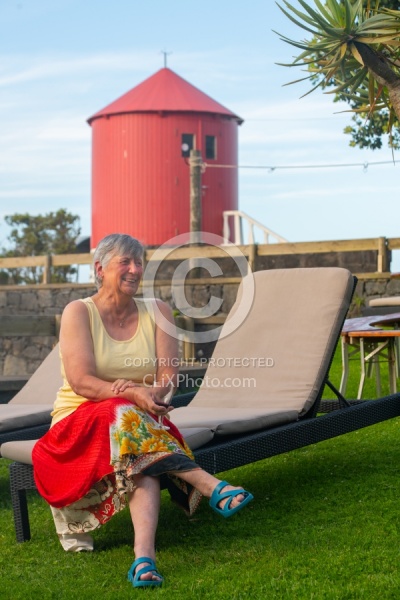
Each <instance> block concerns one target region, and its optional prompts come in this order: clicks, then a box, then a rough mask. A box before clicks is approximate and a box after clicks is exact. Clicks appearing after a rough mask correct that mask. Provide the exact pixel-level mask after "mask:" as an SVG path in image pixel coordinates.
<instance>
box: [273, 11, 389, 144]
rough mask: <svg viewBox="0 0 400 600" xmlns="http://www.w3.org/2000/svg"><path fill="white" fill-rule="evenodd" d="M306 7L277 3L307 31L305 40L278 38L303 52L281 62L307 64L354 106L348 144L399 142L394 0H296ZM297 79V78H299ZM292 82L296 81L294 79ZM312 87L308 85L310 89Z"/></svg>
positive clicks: (314, 79)
mask: <svg viewBox="0 0 400 600" xmlns="http://www.w3.org/2000/svg"><path fill="white" fill-rule="evenodd" d="M298 2H299V4H300V5H301V6H302V7H303V9H304V11H305V12H302V11H301V10H297V9H296V8H295V7H293V6H292V5H291V4H289V2H287V1H286V0H283V3H284V5H285V7H286V9H285V8H283V7H282V6H280V5H279V4H278V6H279V8H280V9H281V10H282V11H283V13H284V14H285V15H286V16H287V17H288V18H289V19H290V20H291V21H292V22H294V23H295V24H296V25H298V26H299V27H301V28H302V29H304V30H305V31H307V32H308V33H310V34H311V36H312V37H311V39H310V40H309V41H307V40H306V41H299V42H297V41H293V40H291V39H289V38H287V37H285V36H282V35H281V34H278V35H280V38H281V39H282V40H283V41H285V42H287V43H289V44H292V45H293V46H295V47H297V48H299V49H300V50H301V51H302V52H301V53H300V54H299V56H297V58H295V60H294V61H293V63H291V64H288V65H285V66H291V67H293V66H306V67H307V70H308V72H309V75H308V76H307V77H305V78H303V79H302V80H300V81H303V80H304V79H309V80H310V81H311V83H312V85H313V88H312V89H316V88H317V87H322V88H324V89H325V88H333V89H331V90H330V91H329V92H327V93H332V94H334V99H335V101H338V100H344V101H346V102H348V103H349V105H350V108H351V110H352V111H354V113H355V115H354V116H353V122H354V125H353V126H348V127H346V128H345V133H349V134H351V135H352V141H351V142H350V145H351V146H358V147H360V148H371V149H376V148H381V147H382V136H383V135H384V134H387V133H389V145H390V146H391V147H392V148H393V149H397V148H400V11H399V10H397V9H398V8H399V1H398V0H325V1H323V2H322V1H320V0H314V4H315V7H314V8H313V7H312V6H311V5H310V4H311V3H310V2H305V1H304V0H298ZM298 81H299V80H298ZM292 83H296V82H292ZM311 91H312V90H311Z"/></svg>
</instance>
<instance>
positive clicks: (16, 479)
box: [9, 463, 31, 542]
mask: <svg viewBox="0 0 400 600" xmlns="http://www.w3.org/2000/svg"><path fill="white" fill-rule="evenodd" d="M25 467H26V466H25V465H23V467H22V468H25ZM27 468H28V469H29V467H27ZM9 469H10V488H11V502H12V507H13V516H14V525H15V534H16V538H17V542H26V541H28V540H30V539H31V531H30V526H29V515H28V504H27V500H26V490H27V488H29V487H30V486H27V487H25V484H24V482H23V481H22V480H21V476H20V472H21V465H20V464H19V463H12V464H11V465H10V467H9Z"/></svg>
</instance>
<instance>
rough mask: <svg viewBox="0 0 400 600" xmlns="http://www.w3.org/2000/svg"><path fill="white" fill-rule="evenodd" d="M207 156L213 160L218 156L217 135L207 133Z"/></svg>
mask: <svg viewBox="0 0 400 600" xmlns="http://www.w3.org/2000/svg"><path fill="white" fill-rule="evenodd" d="M206 158H209V159H212V160H215V159H216V158H217V140H216V138H215V135H206Z"/></svg>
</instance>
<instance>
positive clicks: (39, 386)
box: [8, 344, 62, 406]
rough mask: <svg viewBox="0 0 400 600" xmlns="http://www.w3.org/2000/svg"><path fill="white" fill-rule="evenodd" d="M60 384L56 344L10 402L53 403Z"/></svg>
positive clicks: (59, 367) (58, 356)
mask: <svg viewBox="0 0 400 600" xmlns="http://www.w3.org/2000/svg"><path fill="white" fill-rule="evenodd" d="M61 386H62V377H61V366H60V354H59V348H58V344H57V346H55V347H54V348H53V350H52V351H51V352H50V354H48V355H47V356H46V358H45V359H44V361H43V362H42V364H41V365H40V367H38V368H37V369H36V371H35V372H34V373H33V375H31V377H30V378H29V379H28V381H27V382H26V384H25V385H24V387H23V388H22V389H21V390H20V391H19V392H18V393H17V394H16V395H15V396H14V397H13V398H12V399H11V400H10V402H9V403H8V406H10V405H11V404H12V405H14V404H46V405H48V404H51V405H52V404H53V403H54V401H55V399H56V395H57V392H58V390H59V388H60V387H61Z"/></svg>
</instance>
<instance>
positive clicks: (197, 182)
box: [189, 150, 203, 244]
mask: <svg viewBox="0 0 400 600" xmlns="http://www.w3.org/2000/svg"><path fill="white" fill-rule="evenodd" d="M202 164H203V161H202V158H201V152H200V150H191V151H190V158H189V167H190V243H191V244H199V243H200V242H201V169H202Z"/></svg>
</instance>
